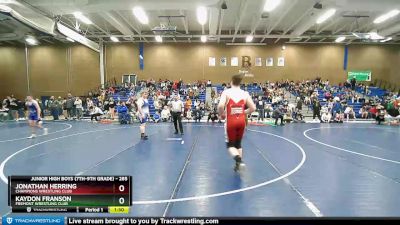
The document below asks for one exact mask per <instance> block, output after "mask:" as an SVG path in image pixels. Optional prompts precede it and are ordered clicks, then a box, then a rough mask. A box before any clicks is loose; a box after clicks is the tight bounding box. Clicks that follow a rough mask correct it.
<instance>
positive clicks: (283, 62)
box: [278, 57, 285, 66]
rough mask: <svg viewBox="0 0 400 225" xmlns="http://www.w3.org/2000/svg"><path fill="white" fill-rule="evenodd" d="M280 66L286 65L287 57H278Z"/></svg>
mask: <svg viewBox="0 0 400 225" xmlns="http://www.w3.org/2000/svg"><path fill="white" fill-rule="evenodd" d="M278 66H285V58H284V57H279V58H278Z"/></svg>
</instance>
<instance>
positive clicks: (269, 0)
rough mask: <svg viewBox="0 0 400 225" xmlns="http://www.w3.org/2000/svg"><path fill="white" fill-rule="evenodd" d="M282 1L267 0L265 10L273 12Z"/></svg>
mask: <svg viewBox="0 0 400 225" xmlns="http://www.w3.org/2000/svg"><path fill="white" fill-rule="evenodd" d="M280 3H281V0H267V1H266V2H265V5H264V11H265V12H272V11H273V10H274V9H275V8H276V7H278V5H279V4H280Z"/></svg>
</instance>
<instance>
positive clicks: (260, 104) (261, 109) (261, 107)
mask: <svg viewBox="0 0 400 225" xmlns="http://www.w3.org/2000/svg"><path fill="white" fill-rule="evenodd" d="M255 102H256V107H257V112H258V119H257V121H260V120H261V121H264V117H265V113H264V108H265V103H264V101H263V99H262V96H259V97H258V101H255Z"/></svg>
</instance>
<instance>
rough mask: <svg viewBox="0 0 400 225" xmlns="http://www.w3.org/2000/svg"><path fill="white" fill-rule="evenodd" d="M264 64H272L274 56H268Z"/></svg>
mask: <svg viewBox="0 0 400 225" xmlns="http://www.w3.org/2000/svg"><path fill="white" fill-rule="evenodd" d="M265 65H266V66H274V58H272V57H269V58H267V59H266V60H265Z"/></svg>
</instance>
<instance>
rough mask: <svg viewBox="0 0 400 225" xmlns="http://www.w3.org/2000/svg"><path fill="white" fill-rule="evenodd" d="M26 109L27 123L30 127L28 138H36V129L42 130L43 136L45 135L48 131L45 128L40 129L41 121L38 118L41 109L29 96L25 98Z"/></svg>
mask: <svg viewBox="0 0 400 225" xmlns="http://www.w3.org/2000/svg"><path fill="white" fill-rule="evenodd" d="M25 104H26V108H27V109H28V122H29V126H30V127H31V132H32V135H31V136H30V137H28V138H30V139H31V138H35V137H36V127H37V128H40V129H43V131H44V133H43V135H47V133H48V130H47V128H44V127H42V119H41V118H40V115H41V109H40V106H39V103H38V102H37V101H36V100H35V99H33V97H32V96H31V95H28V96H27V97H26V103H25Z"/></svg>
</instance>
